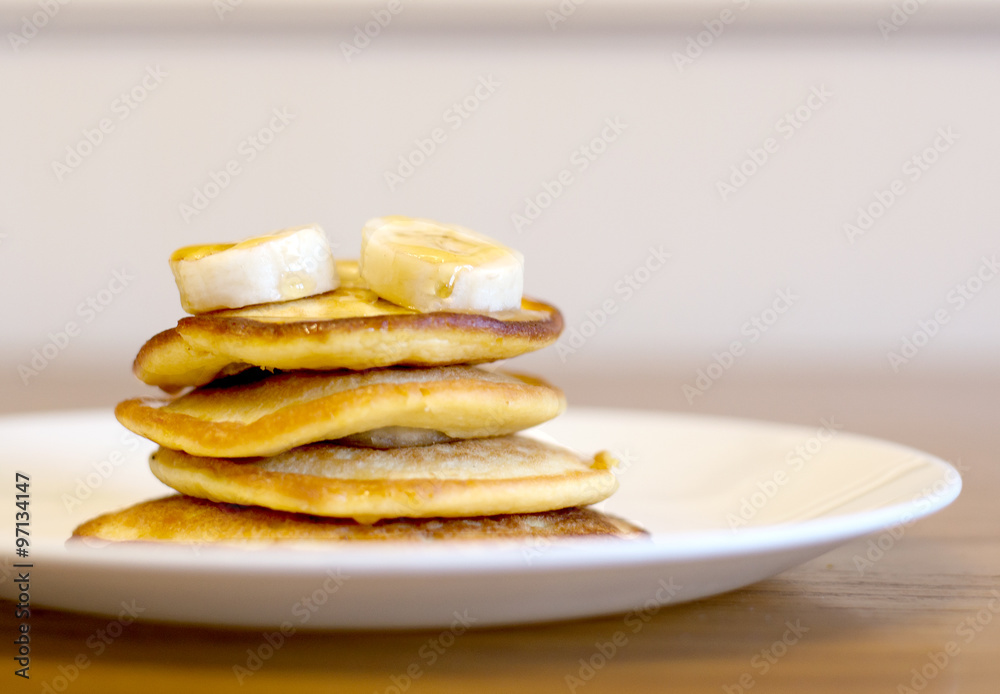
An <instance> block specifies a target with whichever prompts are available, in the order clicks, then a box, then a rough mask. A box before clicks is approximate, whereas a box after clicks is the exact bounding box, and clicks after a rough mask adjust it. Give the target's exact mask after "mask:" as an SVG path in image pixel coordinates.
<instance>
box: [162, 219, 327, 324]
mask: <svg viewBox="0 0 1000 694" xmlns="http://www.w3.org/2000/svg"><path fill="white" fill-rule="evenodd" d="M170 269H171V270H173V273H174V279H175V280H176V281H177V289H178V290H179V291H180V294H181V306H183V308H184V310H185V311H187V312H188V313H193V314H199V313H206V312H208V311H215V310H217V309H222V308H241V307H243V306H251V305H253V304H263V303H269V302H274V301H289V300H292V299H301V298H303V297H306V296H313V295H315V294H322V293H324V292H328V291H331V290H333V289H336V288H337V287H339V286H340V280H339V278H338V277H337V268H336V265H335V264H334V260H333V253H332V251H331V250H330V242H329V241H328V240H327V238H326V234H324V233H323V230H322V229H320V228H319V227H318V226H316V225H315V224H310V225H308V226H302V227H293V228H291V229H285V230H283V231H279V232H277V233H274V234H268V235H266V236H256V237H254V238H251V239H247V240H245V241H241V242H239V243H221V244H209V245H200V246H186V247H184V248H181V249H178V250H176V251H174V253H173V255H171V256H170Z"/></svg>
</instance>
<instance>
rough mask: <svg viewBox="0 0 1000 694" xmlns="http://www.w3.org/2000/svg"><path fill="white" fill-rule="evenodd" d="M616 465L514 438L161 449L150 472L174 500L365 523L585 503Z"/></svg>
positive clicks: (607, 484) (604, 491) (605, 486)
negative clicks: (212, 451)
mask: <svg viewBox="0 0 1000 694" xmlns="http://www.w3.org/2000/svg"><path fill="white" fill-rule="evenodd" d="M616 462H617V461H615V460H614V458H612V457H611V456H610V455H609V454H608V453H604V452H601V453H598V454H597V455H596V456H595V457H594V459H593V460H585V459H583V458H582V457H580V456H578V455H577V454H575V453H573V452H572V451H569V450H567V449H565V448H561V447H559V446H554V445H551V444H547V443H542V442H541V441H536V440H534V439H529V438H526V437H523V436H516V435H514V436H502V437H497V438H489V439H467V440H463V441H457V442H454V443H439V444H435V445H433V446H419V447H409V448H390V449H385V450H382V449H376V448H358V447H351V446H340V445H337V444H334V443H329V442H325V443H313V444H308V445H305V446H299V447H298V448H293V449H292V450H290V451H286V452H284V453H279V454H278V455H276V456H272V457H265V458H237V459H232V458H204V457H196V456H192V455H188V454H187V453H183V452H181V451H175V450H171V449H169V448H162V447H161V448H159V449H158V450H157V451H156V452H154V453H153V454H152V456H150V460H149V467H150V469H151V470H152V471H153V474H154V475H156V476H157V477H158V478H159V479H160V480H161V481H162V482H164V483H165V484H167V485H168V486H170V487H173V488H174V489H176V490H177V491H179V492H181V493H182V494H188V495H190V496H197V497H200V498H205V499H210V500H212V501H221V502H226V503H233V504H248V505H254V506H263V507H265V508H271V509H275V510H279V511H294V512H297V513H308V514H311V515H317V516H336V517H340V518H354V519H355V520H357V521H359V522H362V523H372V522H375V521H377V520H380V519H382V518H402V517H412V518H428V517H433V516H443V517H461V516H490V515H497V514H505V513H536V512H540V511H552V510H555V509H559V508H567V507H570V506H584V505H587V504H593V503H596V502H598V501H601V500H603V499H606V498H607V497H609V496H610V495H611V494H612V493H614V491H615V489H617V488H618V481H617V480H616V479H615V476H614V474H613V473H612V472H611V470H610V468H611V467H613V466H614V465H615V464H616Z"/></svg>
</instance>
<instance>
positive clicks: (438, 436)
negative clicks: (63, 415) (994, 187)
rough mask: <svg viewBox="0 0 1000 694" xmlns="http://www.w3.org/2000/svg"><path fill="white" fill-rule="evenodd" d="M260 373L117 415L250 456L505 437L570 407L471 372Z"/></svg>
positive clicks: (529, 384) (512, 380)
mask: <svg viewBox="0 0 1000 694" xmlns="http://www.w3.org/2000/svg"><path fill="white" fill-rule="evenodd" d="M255 376H256V378H248V377H247V375H245V374H244V375H242V376H237V377H235V378H234V379H225V380H223V381H216V382H214V383H212V384H210V385H207V386H203V387H201V388H197V389H195V390H193V391H191V392H190V393H187V394H186V395H183V396H181V397H179V398H175V399H174V400H157V399H149V398H146V399H143V398H133V399H131V400H126V401H124V402H122V403H119V404H118V407H116V408H115V416H117V417H118V421H120V422H121V423H122V424H124V425H125V426H126V427H128V428H129V429H131V430H132V431H134V432H135V433H137V434H139V435H140V436H145V437H146V438H148V439H151V440H153V441H155V442H156V443H158V444H160V445H161V446H165V447H167V448H174V449H178V450H182V451H185V452H187V453H190V454H192V455H204V456H217V457H245V456H265V455H275V454H277V453H280V452H282V451H287V450H288V449H290V448H294V447H295V446H301V445H303V444H306V443H312V442H314V441H323V440H329V439H340V438H343V437H351V436H353V437H354V438H353V439H352V441H351V443H354V444H359V443H360V444H364V445H377V446H384V447H389V446H395V445H406V444H411V445H412V444H426V443H435V442H440V441H443V440H450V439H465V438H478V437H485V436H500V435H504V434H512V433H514V432H517V431H521V430H522V429H527V428H528V427H532V426H535V425H536V424H541V423H542V422H545V421H547V420H549V419H552V418H553V417H555V416H556V415H558V414H559V413H560V412H562V411H563V410H564V409H565V406H566V401H565V398H564V397H563V394H562V393H561V392H560V391H558V390H556V389H555V388H552V387H551V386H549V385H546V384H544V383H542V382H541V381H539V380H538V379H534V378H531V377H524V378H523V379H521V378H517V377H514V376H510V375H507V374H504V373H499V372H490V371H487V370H485V369H481V368H476V367H472V366H441V367H433V368H424V369H418V368H389V369H374V370H369V371H361V372H357V371H292V372H288V373H280V374H266V373H260V372H258V373H257V374H255ZM362 434H367V436H361V435H362Z"/></svg>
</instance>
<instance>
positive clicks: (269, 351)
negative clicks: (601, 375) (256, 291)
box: [132, 261, 563, 390]
mask: <svg viewBox="0 0 1000 694" xmlns="http://www.w3.org/2000/svg"><path fill="white" fill-rule="evenodd" d="M337 271H338V273H339V274H340V278H341V286H340V287H339V288H338V289H336V290H334V291H332V292H327V293H326V294H320V295H318V296H313V297H308V298H304V299H297V300H295V301H284V302H278V303H272V304H261V305H258V306H248V307H246V308H240V309H234V310H227V311H214V312H212V313H205V314H202V315H198V316H189V317H187V318H183V319H182V320H181V321H180V322H178V324H177V327H176V328H172V329H170V330H166V331H164V332H162V333H159V334H158V335H156V336H154V337H153V338H152V339H150V340H149V341H148V342H147V343H146V344H145V345H143V346H142V349H140V350H139V354H138V356H137V357H136V359H135V363H134V364H133V367H132V370H133V371H134V373H135V375H136V376H137V377H138V378H139V379H140V380H142V381H143V382H145V383H148V384H150V385H155V386H160V387H161V388H164V389H165V390H176V389H179V388H182V387H185V386H197V385H203V384H205V383H208V382H210V381H211V380H212V379H214V378H216V377H218V376H219V375H220V374H222V373H223V372H225V371H226V370H229V371H231V370H233V369H237V370H238V369H240V368H243V365H245V364H251V365H254V366H260V367H264V368H268V369H282V370H293V369H353V370H361V369H371V368H377V367H384V366H394V365H400V364H402V365H409V366H441V365H449V364H481V363H484V362H490V361H496V360H499V359H508V358H510V357H513V356H517V355H518V354H524V353H525V352H530V351H532V350H536V349H540V348H542V347H545V346H547V345H550V344H552V343H554V342H555V341H556V339H557V338H558V337H559V334H560V332H562V327H563V320H562V315H561V314H560V313H559V311H558V310H557V309H556V308H554V307H552V306H549V305H547V304H544V303H541V302H538V301H533V300H531V299H524V300H523V301H522V303H521V309H520V310H518V311H504V312H499V313H490V314H476V313H451V312H435V313H419V312H416V311H413V310H411V309H407V308H403V307H402V306H397V305H396V304H393V303H390V302H388V301H385V300H384V299H380V298H379V297H378V296H377V295H376V294H375V293H374V292H372V291H371V290H369V289H368V288H367V287H365V285H364V283H363V282H362V280H361V279H360V277H359V275H358V267H357V263H356V262H354V261H341V262H338V263H337Z"/></svg>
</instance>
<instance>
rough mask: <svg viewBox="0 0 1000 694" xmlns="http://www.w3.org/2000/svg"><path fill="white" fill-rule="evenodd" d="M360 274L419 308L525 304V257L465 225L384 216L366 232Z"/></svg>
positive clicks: (376, 288) (383, 292) (385, 293)
mask: <svg viewBox="0 0 1000 694" xmlns="http://www.w3.org/2000/svg"><path fill="white" fill-rule="evenodd" d="M361 278H362V279H363V280H364V281H365V282H367V283H368V286H369V287H370V288H371V290H372V291H373V292H375V293H376V294H378V295H379V296H380V297H382V298H383V299H387V300H388V301H391V302H392V303H394V304H399V305H400V306H405V307H407V308H410V309H413V310H416V311H421V312H431V311H486V312H490V311H509V310H513V309H517V308H518V307H520V305H521V294H522V293H523V291H524V257H523V256H522V255H521V254H520V253H519V252H518V251H515V250H513V249H510V248H507V247H506V246H503V245H501V244H499V243H497V242H496V241H494V240H493V239H491V238H489V237H486V236H483V235H482V234H477V233H476V232H474V231H471V230H469V229H466V228H464V227H460V226H455V225H452V224H440V223H438V222H434V221H431V220H429V219H415V218H412V217H400V216H391V217H379V218H376V219H372V220H369V221H368V222H367V223H366V224H365V226H364V228H363V229H362V230H361Z"/></svg>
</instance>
